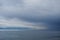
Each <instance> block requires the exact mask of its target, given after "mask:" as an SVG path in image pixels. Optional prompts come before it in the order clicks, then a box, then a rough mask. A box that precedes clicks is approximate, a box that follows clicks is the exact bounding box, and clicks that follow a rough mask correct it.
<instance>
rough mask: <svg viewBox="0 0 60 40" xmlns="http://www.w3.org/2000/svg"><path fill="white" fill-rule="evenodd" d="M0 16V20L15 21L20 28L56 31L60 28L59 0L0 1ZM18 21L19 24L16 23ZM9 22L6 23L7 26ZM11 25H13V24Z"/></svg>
mask: <svg viewBox="0 0 60 40" xmlns="http://www.w3.org/2000/svg"><path fill="white" fill-rule="evenodd" d="M0 16H1V18H0V20H1V19H3V20H6V21H8V20H9V21H11V20H12V19H14V20H16V19H17V20H16V21H14V22H16V24H19V25H22V26H23V25H26V26H28V27H35V28H36V27H38V28H39V27H42V28H46V27H47V28H49V29H56V28H57V30H58V28H59V26H60V0H0ZM15 18H16V19H15ZM18 20H19V23H17V22H18ZM9 21H8V22H6V23H7V24H8V23H9ZM21 21H22V22H21ZM3 23H4V22H3ZM6 23H5V24H4V25H6ZM11 23H12V22H11ZM11 23H9V26H10V25H11ZM2 25H3V24H2ZM13 25H15V24H14V23H13ZM15 26H16V25H15ZM26 26H25V27H26Z"/></svg>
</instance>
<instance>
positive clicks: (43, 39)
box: [0, 30, 60, 40]
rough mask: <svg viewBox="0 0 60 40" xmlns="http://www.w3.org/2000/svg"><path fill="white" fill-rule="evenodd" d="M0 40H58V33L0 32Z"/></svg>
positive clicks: (59, 37) (33, 31)
mask: <svg viewBox="0 0 60 40" xmlns="http://www.w3.org/2000/svg"><path fill="white" fill-rule="evenodd" d="M0 40H60V31H40V30H24V31H18V30H17V31H6V30H5V31H0Z"/></svg>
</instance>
